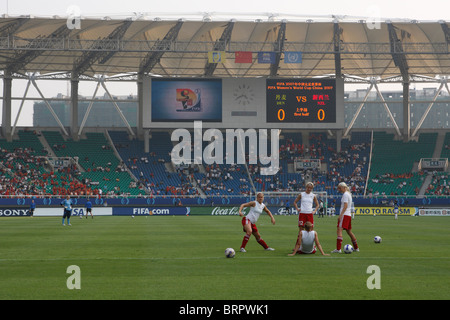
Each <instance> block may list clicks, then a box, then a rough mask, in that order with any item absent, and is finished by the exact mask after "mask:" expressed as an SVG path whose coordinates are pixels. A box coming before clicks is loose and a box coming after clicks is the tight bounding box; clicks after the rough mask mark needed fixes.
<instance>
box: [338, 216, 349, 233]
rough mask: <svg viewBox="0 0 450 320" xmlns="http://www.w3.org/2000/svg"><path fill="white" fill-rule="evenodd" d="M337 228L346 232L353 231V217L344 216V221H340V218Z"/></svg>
mask: <svg viewBox="0 0 450 320" xmlns="http://www.w3.org/2000/svg"><path fill="white" fill-rule="evenodd" d="M337 226H338V227H339V228H342V229H344V230H351V229H352V217H351V216H343V217H342V220H339V218H338V224H337Z"/></svg>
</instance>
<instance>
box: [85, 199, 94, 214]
mask: <svg viewBox="0 0 450 320" xmlns="http://www.w3.org/2000/svg"><path fill="white" fill-rule="evenodd" d="M84 206H85V208H86V219H87V217H88V213H90V214H91V217H92V219H94V216H93V215H92V202H91V199H89V198H88V199H87V201H86V204H85V205H84Z"/></svg>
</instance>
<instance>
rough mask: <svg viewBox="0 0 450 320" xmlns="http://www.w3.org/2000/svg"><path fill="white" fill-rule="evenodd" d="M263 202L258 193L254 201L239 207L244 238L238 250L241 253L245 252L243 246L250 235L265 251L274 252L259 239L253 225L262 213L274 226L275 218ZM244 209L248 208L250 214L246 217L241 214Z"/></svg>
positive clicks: (262, 195)
mask: <svg viewBox="0 0 450 320" xmlns="http://www.w3.org/2000/svg"><path fill="white" fill-rule="evenodd" d="M263 201H264V194H263V193H261V192H260V193H258V194H257V195H256V201H250V202H247V203H243V204H241V206H240V207H239V215H240V216H241V217H242V226H243V230H244V232H245V236H244V239H243V240H242V244H241V249H240V251H241V252H247V251H246V250H245V246H246V245H247V242H248V240H249V239H250V237H251V235H252V234H253V235H254V236H255V239H256V241H257V242H258V243H259V244H260V245H261V246H262V247H263V248H264V249H265V250H267V251H273V250H275V249H273V248H271V247H269V246H268V245H267V243H266V242H265V241H264V240H263V239H262V238H261V235H260V234H259V231H258V228H257V227H256V225H255V223H256V221H258V218H259V216H260V214H261V213H262V212H263V211H264V212H266V213H267V214H268V215H269V217H270V219H271V221H272V224H275V218H274V217H273V215H272V213H271V212H270V210H269V209H267V207H266V205H265V204H264V203H263ZM246 207H250V212H249V213H248V214H247V215H246V216H244V214H243V213H242V209H244V208H246Z"/></svg>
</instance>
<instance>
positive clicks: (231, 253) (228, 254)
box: [225, 248, 236, 258]
mask: <svg viewBox="0 0 450 320" xmlns="http://www.w3.org/2000/svg"><path fill="white" fill-rule="evenodd" d="M235 254H236V252H235V251H234V249H233V248H226V249H225V257H227V258H234V256H235Z"/></svg>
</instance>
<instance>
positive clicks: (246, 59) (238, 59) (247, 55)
mask: <svg viewBox="0 0 450 320" xmlns="http://www.w3.org/2000/svg"><path fill="white" fill-rule="evenodd" d="M252 62H253V54H252V52H251V51H236V53H235V56H234V63H252Z"/></svg>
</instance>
